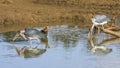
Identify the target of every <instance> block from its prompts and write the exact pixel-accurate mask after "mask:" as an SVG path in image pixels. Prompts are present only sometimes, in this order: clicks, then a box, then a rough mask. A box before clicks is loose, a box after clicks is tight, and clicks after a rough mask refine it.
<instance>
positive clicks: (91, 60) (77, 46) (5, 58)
mask: <svg viewBox="0 0 120 68" xmlns="http://www.w3.org/2000/svg"><path fill="white" fill-rule="evenodd" d="M87 33H88V29H87V28H78V27H77V26H73V27H69V26H66V25H63V26H51V27H50V29H49V32H48V43H49V45H50V48H48V49H46V48H45V43H46V42H42V41H41V42H40V43H39V42H38V41H36V40H32V42H33V45H32V48H35V47H36V46H37V50H39V51H40V52H42V53H39V54H37V55H34V56H32V54H33V53H34V52H33V53H31V52H29V55H27V57H26V56H25V54H24V55H21V56H19V55H18V53H17V52H16V50H15V48H14V47H13V46H16V47H17V48H18V49H19V50H20V49H21V48H23V47H24V46H26V47H27V48H30V44H29V41H24V40H23V39H22V38H21V37H19V38H18V39H17V40H16V41H14V42H13V41H12V39H13V37H14V35H15V34H16V31H14V32H5V33H1V34H0V66H1V67H2V68H120V39H119V38H113V37H112V36H111V35H107V34H104V33H101V34H97V35H94V36H95V38H94V39H93V40H94V42H93V43H94V45H95V46H98V47H99V46H103V47H102V48H101V49H96V50H94V47H93V46H91V45H90V42H89V40H88V36H87ZM35 52H36V51H35Z"/></svg>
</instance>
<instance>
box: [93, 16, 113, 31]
mask: <svg viewBox="0 0 120 68" xmlns="http://www.w3.org/2000/svg"><path fill="white" fill-rule="evenodd" d="M111 19H112V18H111V17H109V16H107V15H96V16H94V17H93V18H91V20H92V23H93V25H92V27H91V32H93V29H94V27H95V26H98V25H101V26H102V28H103V29H104V25H105V24H107V23H108V22H109V21H111ZM99 31H100V28H99V27H98V32H99Z"/></svg>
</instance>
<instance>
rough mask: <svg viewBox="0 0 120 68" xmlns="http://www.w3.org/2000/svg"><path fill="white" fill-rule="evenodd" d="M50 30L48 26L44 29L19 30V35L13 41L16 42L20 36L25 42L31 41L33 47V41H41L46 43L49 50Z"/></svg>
mask: <svg viewBox="0 0 120 68" xmlns="http://www.w3.org/2000/svg"><path fill="white" fill-rule="evenodd" d="M48 29H49V27H48V26H46V27H45V28H43V29H38V28H25V29H23V30H19V31H18V33H17V34H16V35H15V37H14V38H13V41H15V40H16V39H17V38H18V37H19V36H21V37H22V38H23V39H24V40H29V41H30V46H31V45H32V39H35V40H38V41H39V42H40V41H44V42H46V47H47V48H49V45H48V39H47V34H48Z"/></svg>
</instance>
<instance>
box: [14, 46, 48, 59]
mask: <svg viewBox="0 0 120 68" xmlns="http://www.w3.org/2000/svg"><path fill="white" fill-rule="evenodd" d="M13 47H14V48H15V50H16V52H17V54H18V55H19V56H24V58H34V57H38V56H39V55H41V54H43V53H45V52H46V49H39V48H38V47H37V46H36V47H35V48H30V47H27V46H24V47H23V48H21V49H18V47H16V46H13Z"/></svg>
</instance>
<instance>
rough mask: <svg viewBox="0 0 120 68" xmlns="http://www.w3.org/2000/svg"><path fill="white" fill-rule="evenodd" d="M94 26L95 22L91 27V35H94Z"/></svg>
mask: <svg viewBox="0 0 120 68" xmlns="http://www.w3.org/2000/svg"><path fill="white" fill-rule="evenodd" d="M94 26H95V25H94V24H93V25H92V27H91V30H90V31H91V32H90V34H91V36H92V34H93V29H94Z"/></svg>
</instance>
